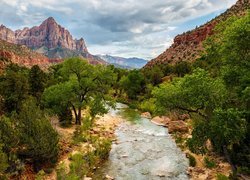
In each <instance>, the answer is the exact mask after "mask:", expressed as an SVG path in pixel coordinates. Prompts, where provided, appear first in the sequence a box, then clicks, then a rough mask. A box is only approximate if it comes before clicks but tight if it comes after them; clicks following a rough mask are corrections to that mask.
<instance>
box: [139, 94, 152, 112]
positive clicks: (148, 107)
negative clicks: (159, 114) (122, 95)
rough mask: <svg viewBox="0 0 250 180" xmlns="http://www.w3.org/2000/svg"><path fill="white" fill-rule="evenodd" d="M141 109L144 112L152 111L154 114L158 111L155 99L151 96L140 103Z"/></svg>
mask: <svg viewBox="0 0 250 180" xmlns="http://www.w3.org/2000/svg"><path fill="white" fill-rule="evenodd" d="M140 110H142V111H143V112H150V113H151V114H154V113H155V111H156V106H155V99H154V98H150V99H149V100H144V101H143V102H142V103H141V104H140Z"/></svg>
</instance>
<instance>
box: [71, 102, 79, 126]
mask: <svg viewBox="0 0 250 180" xmlns="http://www.w3.org/2000/svg"><path fill="white" fill-rule="evenodd" d="M72 107H73V111H74V114H75V119H76V122H75V124H77V121H78V115H77V112H76V108H75V106H73V104H72Z"/></svg>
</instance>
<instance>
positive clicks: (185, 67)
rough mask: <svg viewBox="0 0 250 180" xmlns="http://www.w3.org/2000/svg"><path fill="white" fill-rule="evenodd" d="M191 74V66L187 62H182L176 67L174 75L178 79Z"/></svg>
mask: <svg viewBox="0 0 250 180" xmlns="http://www.w3.org/2000/svg"><path fill="white" fill-rule="evenodd" d="M190 72H191V65H190V63H188V62H186V61H181V62H179V63H177V64H176V65H175V66H174V73H175V74H177V76H178V77H183V76H184V75H186V74H188V73H190Z"/></svg>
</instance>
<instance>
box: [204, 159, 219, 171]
mask: <svg viewBox="0 0 250 180" xmlns="http://www.w3.org/2000/svg"><path fill="white" fill-rule="evenodd" d="M204 164H205V167H207V168H210V169H211V168H215V167H216V163H215V162H214V161H213V160H211V159H209V158H208V157H205V158H204Z"/></svg>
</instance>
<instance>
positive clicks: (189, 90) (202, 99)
mask: <svg viewBox="0 0 250 180" xmlns="http://www.w3.org/2000/svg"><path fill="white" fill-rule="evenodd" d="M226 94H227V92H226V89H225V87H224V85H223V82H222V81H221V80H220V79H217V80H214V79H212V78H210V77H209V74H208V72H206V71H205V70H203V69H196V70H194V72H193V74H191V75H186V76H185V77H184V78H181V79H177V80H175V81H174V82H173V83H163V84H162V85H160V87H159V88H155V89H154V91H153V95H154V97H155V98H156V99H157V101H156V105H157V107H159V111H161V112H162V113H164V112H166V110H171V109H178V110H181V111H186V112H188V113H197V114H198V115H200V116H201V117H203V118H207V117H208V116H209V115H210V113H211V112H212V111H213V109H215V108H216V107H222V106H223V104H224V103H225V101H226Z"/></svg>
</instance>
